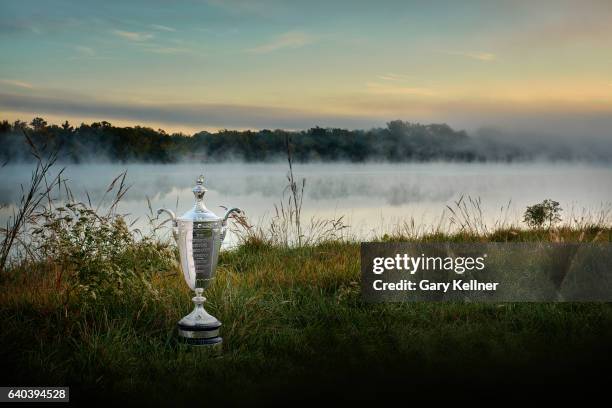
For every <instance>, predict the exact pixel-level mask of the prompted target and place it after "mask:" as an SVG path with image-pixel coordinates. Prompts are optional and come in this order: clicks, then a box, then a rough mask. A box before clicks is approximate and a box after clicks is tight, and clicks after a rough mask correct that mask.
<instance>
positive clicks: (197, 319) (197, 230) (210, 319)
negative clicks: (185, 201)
mask: <svg viewBox="0 0 612 408" xmlns="http://www.w3.org/2000/svg"><path fill="white" fill-rule="evenodd" d="M206 191H207V190H206V188H204V176H200V177H198V179H197V182H196V186H195V187H194V188H193V194H194V195H195V199H196V201H195V205H194V206H193V208H192V209H191V210H189V211H187V212H186V213H185V214H183V215H182V216H181V217H177V216H176V215H175V214H174V212H172V211H171V210H167V209H165V208H162V209H159V210H157V214H158V215H159V214H161V213H162V212H166V213H168V214H169V215H170V217H171V218H172V235H173V236H174V239H175V240H176V244H177V246H178V249H179V255H180V257H181V269H182V270H183V276H184V277H185V282H187V285H189V287H190V288H191V290H193V291H195V296H194V297H193V303H195V308H194V309H193V311H192V312H191V313H189V314H188V315H187V316H185V317H183V318H182V319H181V320H180V321H179V322H178V333H179V336H181V337H182V338H183V339H185V341H186V342H187V343H188V344H193V345H210V346H212V345H220V343H221V341H222V339H221V337H220V336H219V329H220V328H221V322H220V321H219V320H217V318H216V317H214V316H212V315H210V314H209V313H208V312H206V310H205V309H204V302H205V301H206V298H205V297H204V296H202V293H203V292H204V289H206V288H207V287H208V285H209V284H210V283H211V282H212V280H213V279H214V277H215V269H216V267H217V259H218V257H219V250H220V249H221V243H222V242H223V239H224V238H225V234H226V232H227V219H228V217H229V216H230V214H231V213H233V212H241V210H240V209H239V208H232V209H230V210H227V212H226V213H225V215H224V216H223V217H218V216H217V215H215V214H214V213H213V212H212V211H210V210H209V209H208V208H206V206H205V205H204V194H205V193H206Z"/></svg>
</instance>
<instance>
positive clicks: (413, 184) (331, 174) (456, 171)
mask: <svg viewBox="0 0 612 408" xmlns="http://www.w3.org/2000/svg"><path fill="white" fill-rule="evenodd" d="M57 170H59V167H58V168H57V169H56V171H57ZM125 170H127V178H126V182H127V184H128V185H130V186H131V187H130V189H129V191H128V192H127V194H126V195H125V197H124V198H123V199H122V201H121V204H120V205H119V210H120V212H122V213H125V214H128V219H129V220H132V221H133V220H136V223H135V226H137V227H139V228H142V229H144V230H146V229H147V227H148V221H147V214H148V212H149V210H148V206H147V202H146V197H149V199H150V200H151V204H152V207H153V209H154V210H155V209H157V208H160V207H166V208H170V209H173V210H176V212H177V214H179V215H180V214H182V213H184V212H185V211H187V210H188V209H190V207H191V206H192V205H193V194H192V192H191V188H192V187H193V185H194V182H195V179H196V177H197V176H198V175H199V174H200V173H203V174H204V175H205V177H206V181H205V186H206V188H207V189H208V192H207V194H206V196H205V202H206V205H207V206H208V208H209V209H211V210H212V211H214V212H215V213H217V214H219V215H221V214H222V213H223V211H224V210H223V209H222V208H220V207H219V206H220V205H225V206H237V207H240V208H242V209H244V210H245V211H246V214H247V216H248V217H249V219H250V221H251V223H255V224H258V223H264V224H265V223H267V222H268V221H269V219H270V217H272V216H273V215H274V213H275V211H274V205H275V204H278V203H279V201H280V200H282V199H283V194H284V191H285V187H286V185H287V179H286V175H287V170H288V168H287V165H286V164H285V163H260V164H246V163H238V162H236V163H218V164H206V165H200V164H173V165H160V164H154V165H153V164H151V165H148V164H127V165H120V164H90V165H68V166H67V167H66V169H65V172H64V177H65V178H67V179H68V180H69V185H70V187H71V189H72V192H73V194H74V195H75V198H77V199H79V200H83V201H86V200H87V198H86V192H89V195H90V197H91V198H92V202H93V203H94V204H96V203H98V202H100V201H101V200H102V198H103V196H104V193H105V191H106V190H107V188H108V185H109V184H110V182H111V181H112V180H113V178H115V177H116V176H117V175H118V174H120V173H121V172H123V171H125ZM0 171H1V172H2V183H0V203H1V204H4V205H8V207H7V208H4V209H2V210H0V221H2V222H5V221H6V219H7V217H8V216H10V214H11V213H12V210H13V208H14V205H15V204H16V203H17V202H18V201H19V199H20V196H21V189H20V184H23V185H24V186H27V184H28V182H29V178H30V173H31V171H32V166H31V165H29V164H19V165H9V166H5V167H4V168H2V169H1V170H0ZM294 174H295V176H296V178H297V179H298V180H301V178H305V179H306V186H305V190H304V202H303V209H302V216H303V220H305V221H306V222H308V221H309V220H310V219H311V218H312V217H320V218H325V219H329V218H332V217H333V218H337V217H340V216H344V217H345V223H346V224H348V225H349V226H350V229H349V230H348V233H349V235H351V236H352V237H355V238H359V239H367V238H369V237H372V236H373V235H381V234H384V233H386V232H391V231H392V230H393V228H395V227H396V226H397V225H399V224H401V223H403V222H410V221H411V220H414V222H415V223H416V225H422V226H423V227H424V228H425V229H426V230H427V229H431V228H434V227H435V226H437V225H438V224H439V223H440V222H441V220H442V223H443V225H444V224H445V223H448V210H446V211H445V208H446V206H447V205H451V206H452V204H453V202H454V201H456V200H458V199H459V198H460V197H461V196H471V197H473V198H480V199H481V202H482V210H483V218H484V221H485V222H486V223H487V224H489V225H491V226H492V225H494V223H495V222H500V221H504V222H506V224H510V223H515V224H519V223H520V221H521V219H522V214H523V211H524V210H525V207H526V206H527V205H531V204H534V203H537V202H540V201H542V200H543V199H546V198H551V199H553V200H556V201H559V202H560V204H561V206H562V208H563V209H564V211H563V213H562V216H563V219H564V221H566V220H568V218H569V217H571V216H572V215H573V216H580V215H581V214H582V213H584V212H586V213H588V212H591V213H596V212H598V211H601V210H602V209H606V208H609V207H610V205H611V203H612V166H610V165H590V164H585V163H580V164H578V163H557V164H555V163H515V164H502V163H486V164H475V163H445V162H430V163H401V164H382V163H379V164H374V163H368V164H349V163H334V164H331V163H330V164H314V163H310V164H297V165H294ZM110 198H111V197H107V201H108V199H110ZM177 200H178V207H177ZM509 203H510V205H509V208H508V210H505V209H504V210H502V209H501V208H502V207H506V206H507V205H508V204H509ZM102 207H104V204H102ZM444 213H445V214H444ZM229 242H230V243H231V238H230V241H229Z"/></svg>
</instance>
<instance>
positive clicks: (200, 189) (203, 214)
mask: <svg viewBox="0 0 612 408" xmlns="http://www.w3.org/2000/svg"><path fill="white" fill-rule="evenodd" d="M192 191H193V195H194V196H195V199H196V201H195V204H194V206H193V208H192V209H191V210H189V211H187V212H186V213H185V214H183V215H182V216H181V217H180V219H181V220H183V221H219V220H220V219H221V217H219V216H217V215H216V214H215V213H213V212H212V211H210V210H209V209H208V208H206V206H205V205H204V194H206V191H208V190H206V188H205V187H204V176H203V175H200V176H199V177H198V179H197V180H196V185H195V187H194V188H193V190H192Z"/></svg>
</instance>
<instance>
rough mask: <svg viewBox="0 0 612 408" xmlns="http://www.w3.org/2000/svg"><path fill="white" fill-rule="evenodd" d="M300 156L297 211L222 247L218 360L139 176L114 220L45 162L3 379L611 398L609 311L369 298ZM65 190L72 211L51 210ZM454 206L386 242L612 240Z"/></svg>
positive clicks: (598, 225) (154, 395) (0, 297)
mask: <svg viewBox="0 0 612 408" xmlns="http://www.w3.org/2000/svg"><path fill="white" fill-rule="evenodd" d="M288 146H289V144H288ZM290 154H291V152H290V149H289V147H288V155H289V167H290V174H289V175H288V182H289V186H288V189H287V191H288V193H289V196H288V197H289V198H288V201H287V202H286V203H285V204H283V203H282V202H281V203H280V205H279V206H277V207H276V208H277V217H276V218H274V219H273V220H272V221H271V224H270V226H269V227H268V228H262V227H261V226H253V225H251V224H250V223H249V222H248V220H247V219H245V218H237V219H235V225H234V226H235V230H234V232H235V233H237V234H238V237H239V239H240V242H241V244H240V245H239V246H238V247H236V248H234V249H233V250H231V251H225V252H223V253H222V254H221V256H220V259H219V264H218V269H217V277H216V279H215V281H214V283H213V284H212V285H211V287H209V288H208V289H207V290H206V292H205V296H206V297H207V298H208V302H207V304H206V308H207V309H208V310H209V312H211V313H212V314H214V315H215V316H216V317H218V318H219V320H221V321H222V322H223V327H222V336H223V338H224V344H223V350H222V353H221V354H220V355H212V354H210V353H206V352H202V350H201V349H197V348H190V347H188V346H186V345H184V344H183V343H181V342H180V341H179V339H178V337H177V333H176V323H177V321H178V320H179V319H180V318H181V317H183V316H184V315H185V314H187V313H188V312H189V311H190V310H191V308H192V303H191V301H190V299H191V296H192V294H191V293H190V291H189V290H188V288H187V285H185V283H184V281H183V278H182V273H181V272H180V271H179V270H178V264H177V263H176V248H175V247H174V246H173V245H172V244H170V243H168V242H165V241H163V240H161V241H160V240H158V239H155V238H154V237H153V236H144V237H143V236H142V234H140V236H139V237H138V238H136V237H137V235H138V234H137V231H135V230H130V226H129V225H127V224H126V223H125V222H124V220H123V218H122V217H121V215H119V214H117V212H116V208H117V203H118V202H119V200H120V199H121V197H122V196H123V195H124V194H125V191H126V188H127V187H126V185H125V174H122V175H120V176H119V177H117V178H116V179H115V180H114V181H113V182H112V183H111V185H110V186H109V189H108V190H107V192H106V193H107V194H111V193H112V192H113V191H114V197H113V198H111V204H110V206H109V207H108V211H107V212H106V213H104V212H102V211H101V210H100V205H98V204H96V205H92V204H91V200H90V199H89V196H88V200H87V201H88V202H87V203H82V202H76V201H75V200H74V198H73V197H72V194H71V193H70V190H69V188H68V187H67V185H66V183H65V181H62V180H61V179H59V178H58V179H54V180H51V181H50V182H49V181H47V180H46V178H45V177H46V172H45V171H42V170H40V169H43V170H44V169H46V168H48V167H45V166H44V163H42V164H39V168H38V169H37V171H36V172H35V173H34V174H33V177H32V186H35V185H39V186H44V188H42V187H41V188H40V189H35V188H34V187H31V189H30V191H27V190H26V194H27V196H26V197H31V200H29V201H28V200H25V199H24V201H23V205H22V208H21V209H20V211H21V212H17V213H16V217H15V222H14V223H13V224H8V225H7V227H6V228H5V229H2V230H0V232H3V236H4V241H3V246H2V251H0V252H1V253H2V254H8V253H9V252H10V251H11V250H12V251H13V253H14V254H15V256H16V259H15V260H13V261H11V262H7V259H8V258H7V257H3V258H2V265H0V361H1V362H2V369H1V370H0V373H1V374H0V375H1V377H2V379H1V381H0V385H12V386H33V385H41V386H50V385H57V386H66V385H68V386H70V387H71V400H72V401H78V402H86V403H89V404H91V403H100V402H106V401H108V402H111V401H112V402H114V401H125V400H128V399H129V400H133V399H136V400H137V401H138V402H139V403H140V404H160V403H164V404H223V405H224V406H225V405H233V404H249V405H253V404H263V403H265V404H268V405H270V404H274V403H279V404H280V403H287V402H288V401H295V402H300V403H304V402H311V403H316V404H317V405H320V404H322V403H329V402H331V401H332V400H336V399H339V400H342V401H344V402H346V401H348V400H350V401H354V402H357V403H363V402H364V401H366V400H373V401H375V402H377V403H381V401H382V400H383V399H385V397H397V396H402V397H405V398H409V399H410V400H416V399H423V398H429V400H430V401H431V399H440V398H446V399H454V400H456V399H457V398H459V397H461V396H465V397H467V398H469V399H471V400H475V399H478V398H482V397H484V396H487V395H488V394H491V395H492V396H494V397H496V398H497V399H502V400H503V401H507V400H508V399H511V398H513V397H518V398H522V396H523V395H524V393H525V392H529V391H530V392H534V391H535V392H538V393H546V397H547V400H548V401H550V400H552V399H559V398H563V399H567V397H568V396H569V395H571V394H573V393H575V392H576V390H577V384H578V383H587V384H589V387H590V389H591V391H593V390H595V391H597V390H600V391H601V390H604V391H605V390H606V387H607V386H608V384H607V378H608V376H605V375H600V374H599V370H600V369H602V370H603V369H607V368H608V366H609V364H610V363H611V362H612V305H610V304H607V303H588V304H575V303H554V304H553V303H551V304H529V303H504V304H476V303H474V304H466V303H386V304H369V303H365V302H364V301H362V299H361V296H360V285H359V279H360V265H359V259H360V256H359V243H358V242H355V241H354V240H351V239H347V235H346V234H345V232H346V231H345V228H346V226H345V225H344V223H343V220H342V218H339V219H336V220H322V221H321V220H319V221H317V220H313V221H312V222H311V223H310V225H308V224H304V223H301V222H300V216H299V214H300V211H301V196H302V193H303V188H304V185H305V182H304V181H303V180H302V181H301V182H299V181H297V180H296V179H295V178H294V177H293V174H292V173H291V159H290ZM37 157H38V156H37ZM40 162H43V160H42V159H40ZM41 166H42V167H41ZM300 186H301V187H300ZM55 187H57V188H58V189H62V191H65V193H66V194H65V196H66V197H68V199H67V201H68V203H65V202H64V203H56V202H54V200H53V199H52V197H51V195H50V191H51V189H53V188H55ZM111 195H112V194H111ZM449 210H450V213H451V219H450V221H451V224H453V225H454V227H455V228H454V230H453V231H449V230H446V231H443V230H441V229H440V228H435V227H434V228H432V229H431V230H424V229H423V228H421V227H419V226H416V225H415V223H414V222H407V223H405V224H403V225H400V226H398V228H396V231H394V232H391V233H390V234H387V235H384V236H382V237H378V238H377V239H379V240H383V241H424V242H492V241H495V242H610V241H612V228H610V227H609V225H610V224H609V222H608V221H607V220H608V218H607V217H608V213H607V212H602V213H601V214H600V215H599V216H598V217H596V218H595V219H594V220H593V219H592V218H589V217H584V216H581V217H577V218H576V219H572V220H570V222H568V223H566V224H565V225H564V226H559V227H555V228H549V229H531V230H524V229H520V228H516V227H514V226H511V225H508V224H507V223H505V222H501V223H499V224H496V225H495V226H494V227H488V226H487V225H485V224H484V223H483V221H482V212H481V211H480V201H479V200H471V199H468V200H463V199H460V200H459V201H457V202H456V203H455V206H454V207H449ZM19 214H25V216H23V217H21V218H20V217H18V215H19ZM152 214H153V211H152V209H151V216H150V221H151V222H153V223H154V222H157V220H155V219H153V215H152ZM18 220H22V221H19V222H17V221H18ZM162 226H163V223H162V224H161V225H159V224H157V225H156V226H154V228H152V231H153V233H154V232H155V231H156V230H157V229H159V228H160V227H162ZM7 239H10V240H11V243H8V244H6V245H4V244H5V243H7V242H8V241H7ZM11 245H12V247H11ZM551 387H554V388H551Z"/></svg>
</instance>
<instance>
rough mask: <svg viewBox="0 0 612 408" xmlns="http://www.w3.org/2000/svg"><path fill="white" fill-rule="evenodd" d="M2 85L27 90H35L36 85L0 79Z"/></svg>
mask: <svg viewBox="0 0 612 408" xmlns="http://www.w3.org/2000/svg"><path fill="white" fill-rule="evenodd" d="M0 84H5V85H10V86H14V87H17V88H26V89H32V88H34V85H32V84H31V83H29V82H24V81H19V80H15V79H0Z"/></svg>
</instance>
